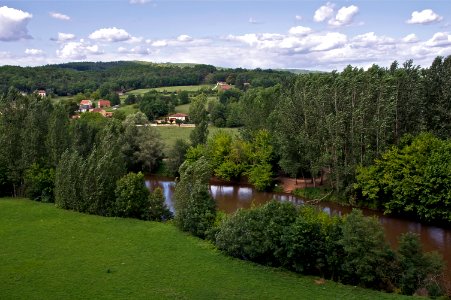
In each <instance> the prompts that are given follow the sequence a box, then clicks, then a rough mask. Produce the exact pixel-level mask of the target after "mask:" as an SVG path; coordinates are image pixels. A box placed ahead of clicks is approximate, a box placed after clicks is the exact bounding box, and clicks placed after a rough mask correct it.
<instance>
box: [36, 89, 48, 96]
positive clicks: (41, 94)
mask: <svg viewBox="0 0 451 300" xmlns="http://www.w3.org/2000/svg"><path fill="white" fill-rule="evenodd" d="M36 93H38V95H39V96H41V97H42V98H44V97H46V96H47V93H46V92H45V91H44V90H39V91H37V92H36Z"/></svg>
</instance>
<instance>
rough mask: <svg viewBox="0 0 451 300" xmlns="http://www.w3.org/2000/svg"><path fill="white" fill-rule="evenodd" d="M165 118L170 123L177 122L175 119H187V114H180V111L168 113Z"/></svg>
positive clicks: (184, 120) (183, 120)
mask: <svg viewBox="0 0 451 300" xmlns="http://www.w3.org/2000/svg"><path fill="white" fill-rule="evenodd" d="M167 120H168V122H170V123H174V122H177V120H180V121H182V122H186V121H188V115H187V114H182V113H176V114H173V115H169V116H168V117H167Z"/></svg>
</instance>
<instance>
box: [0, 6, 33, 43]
mask: <svg viewBox="0 0 451 300" xmlns="http://www.w3.org/2000/svg"><path fill="white" fill-rule="evenodd" d="M32 17H33V15H32V14H30V13H28V12H24V11H22V10H19V9H15V8H10V7H7V6H2V7H0V41H17V40H20V39H29V38H31V36H30V35H29V34H28V29H27V25H28V22H29V21H30V19H31V18H32Z"/></svg>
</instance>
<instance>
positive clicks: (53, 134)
mask: <svg viewBox="0 0 451 300" xmlns="http://www.w3.org/2000/svg"><path fill="white" fill-rule="evenodd" d="M69 147H70V135H69V116H68V114H67V111H66V110H65V108H64V107H63V106H61V105H56V106H55V107H54V110H53V112H52V114H51V115H50V118H49V129H48V136H47V148H48V151H49V156H50V157H49V160H50V162H51V164H52V165H53V166H54V167H56V166H57V165H58V162H59V159H60V157H61V155H62V154H63V152H64V151H66V149H68V148H69Z"/></svg>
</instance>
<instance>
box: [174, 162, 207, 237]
mask: <svg viewBox="0 0 451 300" xmlns="http://www.w3.org/2000/svg"><path fill="white" fill-rule="evenodd" d="M179 173H180V181H179V182H178V183H177V185H176V186H175V193H174V198H175V211H176V215H175V221H176V225H177V226H178V227H179V228H180V229H181V230H183V231H188V232H190V233H191V234H193V235H195V236H198V237H201V238H205V237H206V235H207V232H208V231H209V230H210V228H211V227H212V226H213V223H214V221H215V215H216V203H215V201H214V200H213V198H212V197H211V196H210V193H209V189H208V181H209V179H210V176H211V168H210V166H209V164H208V162H207V160H206V159H205V158H203V157H201V158H200V159H199V160H197V161H195V162H188V161H186V162H185V163H183V164H182V166H181V167H180V170H179Z"/></svg>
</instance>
